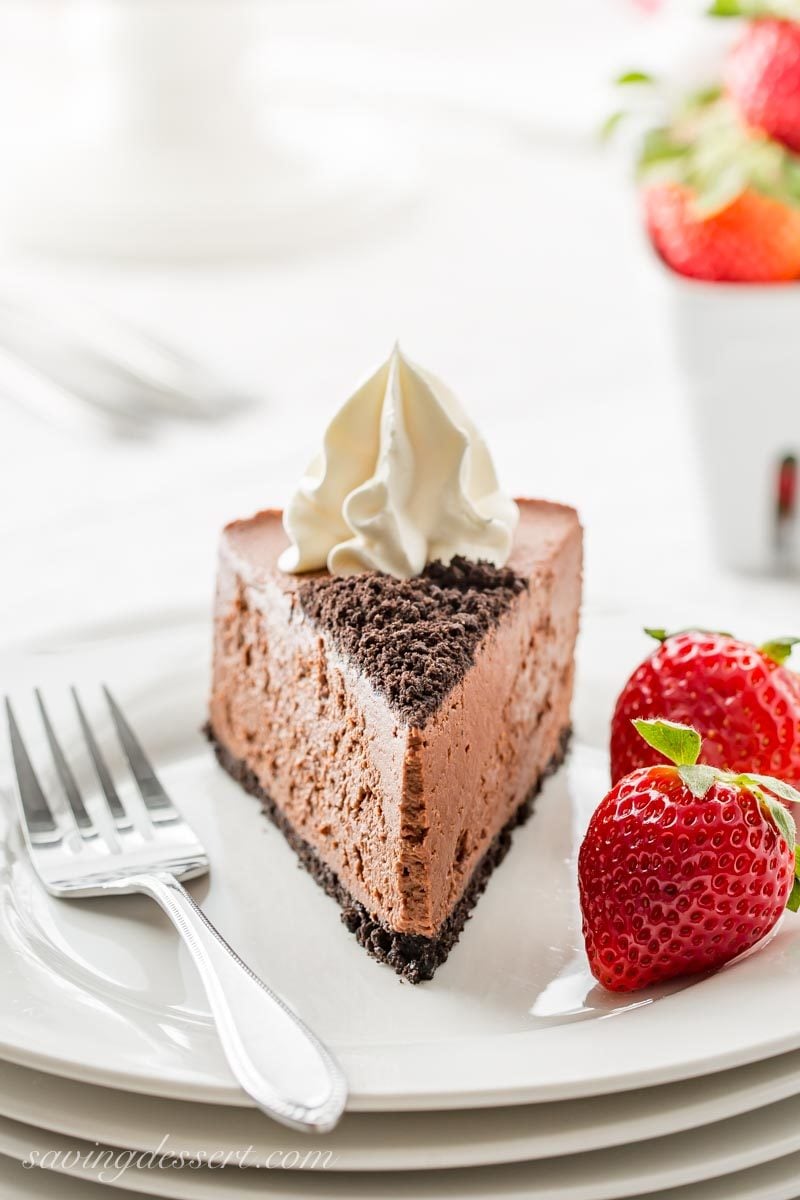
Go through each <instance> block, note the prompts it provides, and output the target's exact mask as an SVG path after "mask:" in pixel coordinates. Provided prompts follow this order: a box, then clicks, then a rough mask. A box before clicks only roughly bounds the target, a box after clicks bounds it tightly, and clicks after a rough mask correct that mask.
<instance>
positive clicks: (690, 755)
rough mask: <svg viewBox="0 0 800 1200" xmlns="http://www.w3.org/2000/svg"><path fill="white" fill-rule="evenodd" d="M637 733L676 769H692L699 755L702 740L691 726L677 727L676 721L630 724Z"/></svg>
mask: <svg viewBox="0 0 800 1200" xmlns="http://www.w3.org/2000/svg"><path fill="white" fill-rule="evenodd" d="M632 724H633V727H634V728H635V729H636V731H637V733H639V734H640V735H641V737H643V738H644V740H645V741H646V742H647V744H648V746H652V747H653V749H654V750H657V751H658V752H659V754H663V755H664V757H665V758H668V759H669V760H670V762H673V763H675V766H676V767H693V766H694V764H695V763H696V762H697V759H698V756H699V754H700V746H701V743H702V739H701V737H700V734H699V733H698V732H697V730H696V729H692V727H691V725H679V724H678V723H677V722H676V721H643V720H641V719H636V720H634V721H633V722H632Z"/></svg>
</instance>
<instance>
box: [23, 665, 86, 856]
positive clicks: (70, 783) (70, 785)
mask: <svg viewBox="0 0 800 1200" xmlns="http://www.w3.org/2000/svg"><path fill="white" fill-rule="evenodd" d="M35 695H36V703H37V704H38V705H39V712H40V714H41V718H42V724H43V725H44V731H45V733H46V735H47V741H48V744H49V746H50V753H51V754H52V756H53V763H54V765H55V768H56V773H57V775H58V778H59V779H60V780H61V786H62V787H63V789H64V793H65V795H66V797H67V800H68V801H69V806H70V808H71V809H72V815H73V816H74V818H75V823H76V824H77V826H78V828H79V829H81V830H83V831H85V832H86V833H94V825H93V824H92V818H91V817H90V816H89V814H88V812H87V811H86V806H85V805H84V803H83V797H82V796H81V793H80V789H79V788H78V785H77V783H76V782H75V776H74V775H73V774H72V771H71V769H70V766H69V763H68V762H67V760H66V758H65V757H64V752H63V750H62V749H61V746H60V744H59V741H58V738H57V737H56V734H55V730H54V729H53V726H52V724H51V722H50V717H49V716H48V715H47V709H46V708H45V706H44V700H43V699H42V694H41V692H40V691H39V689H38V688H36V689H35Z"/></svg>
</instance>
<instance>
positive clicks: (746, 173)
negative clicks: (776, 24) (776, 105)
mask: <svg viewBox="0 0 800 1200" xmlns="http://www.w3.org/2000/svg"><path fill="white" fill-rule="evenodd" d="M740 2H741V0H740ZM781 4H782V7H786V8H787V9H788V7H789V5H790V4H791V6H792V8H793V11H794V12H795V19H797V20H800V0H781ZM638 175H639V178H640V180H642V181H643V182H644V184H645V185H648V184H653V185H656V186H658V185H661V184H666V185H669V184H677V185H679V186H681V187H684V188H686V189H688V191H689V192H691V193H692V195H693V197H694V208H695V213H696V216H697V217H698V218H699V219H702V218H704V217H711V216H713V215H714V214H715V213H718V212H720V211H721V210H723V209H724V208H726V207H727V206H728V205H730V204H731V203H732V202H733V201H735V199H736V197H737V196H739V195H740V194H741V193H742V192H743V191H745V190H747V189H753V190H755V191H757V192H759V193H760V194H762V195H765V196H769V197H771V198H772V199H774V200H777V201H778V202H779V203H781V204H785V205H788V206H790V207H793V208H800V155H797V154H794V153H792V151H790V150H789V149H787V147H786V146H784V145H783V144H782V143H780V142H777V141H772V140H771V139H770V138H766V137H763V136H757V135H754V134H753V132H752V131H751V130H750V129H748V128H747V127H746V126H745V125H744V124H743V123H742V121H741V120H740V119H739V117H738V115H737V113H736V111H735V109H734V108H733V106H732V105H731V104H730V102H729V101H728V100H727V99H725V97H721V98H720V99H718V100H716V101H710V102H707V103H705V104H704V105H700V106H698V105H697V104H694V105H692V104H691V103H690V104H689V105H688V106H687V105H684V106H683V107H682V108H679V109H678V110H677V111H676V112H675V113H674V115H673V118H672V121H671V123H670V124H669V125H668V126H661V127H658V128H656V129H652V130H650V131H649V133H647V134H646V135H645V137H644V139H643V141H642V146H641V150H640V154H639V163H638Z"/></svg>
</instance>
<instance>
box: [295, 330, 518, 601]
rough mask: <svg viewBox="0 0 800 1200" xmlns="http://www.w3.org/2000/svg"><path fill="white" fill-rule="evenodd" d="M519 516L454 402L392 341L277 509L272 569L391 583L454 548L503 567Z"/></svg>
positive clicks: (450, 554) (475, 433)
mask: <svg viewBox="0 0 800 1200" xmlns="http://www.w3.org/2000/svg"><path fill="white" fill-rule="evenodd" d="M518 519H519V512H518V509H517V506H516V504H515V503H514V501H513V500H512V499H511V498H510V497H509V496H506V495H505V493H504V492H502V491H501V490H500V488H499V486H498V483H497V477H496V475H495V471H494V466H493V464H492V459H491V456H490V454H489V451H488V449H487V446H486V443H485V442H484V441H483V439H482V438H481V436H480V434H479V433H478V431H477V429H476V428H475V426H474V425H473V424H472V422H471V421H470V419H469V417H467V415H466V413H465V412H464V410H463V408H462V407H461V404H460V403H459V401H458V400H457V399H456V397H455V396H454V395H453V394H452V392H450V391H449V390H448V389H447V388H446V387H445V386H444V385H443V384H442V383H440V382H439V380H438V379H436V378H435V377H434V376H433V375H430V374H429V373H428V372H427V371H423V370H422V369H421V368H420V367H417V366H415V365H414V364H413V363H411V362H409V360H408V359H407V358H406V357H405V356H404V355H403V354H402V353H401V352H400V348H399V347H395V349H394V351H393V353H392V355H391V357H390V358H389V360H388V362H386V363H384V365H383V366H382V367H381V368H380V369H379V370H378V371H376V372H375V374H374V375H372V376H371V377H370V378H369V379H368V380H367V382H366V383H364V384H363V385H362V386H361V387H360V388H359V389H358V391H357V392H356V393H355V394H354V395H353V396H351V397H350V399H349V400H348V401H347V403H346V404H344V405H343V407H342V408H341V409H340V410H339V412H338V413H337V414H336V416H335V417H334V418H333V420H332V421H331V423H330V425H329V426H328V428H327V429H326V431H325V435H324V438H323V444H322V451H321V453H320V454H319V455H318V456H317V457H316V458H315V459H314V461H313V462H312V463H311V465H310V466H309V468H308V470H307V472H306V474H305V475H304V477H303V478H302V480H301V482H300V486H299V488H298V490H297V492H296V493H295V495H294V497H293V499H292V501H291V503H290V504H289V506H288V508H287V510H286V512H285V514H284V526H285V529H286V532H287V534H288V535H289V538H290V539H291V542H292V544H291V546H289V547H288V548H287V549H286V550H285V551H284V553H283V554H282V555H281V558H280V563H279V565H280V567H281V569H282V570H283V571H289V572H301V571H314V570H321V569H323V568H325V567H327V569H328V570H329V571H330V572H331V574H333V575H355V574H358V573H359V572H361V571H383V572H385V573H386V574H389V575H394V576H396V577H397V578H398V579H408V578H410V577H411V576H413V575H419V574H420V572H421V571H422V570H423V568H424V567H425V564H426V563H428V562H433V561H434V560H435V559H441V561H442V562H449V561H450V560H451V559H452V558H453V557H454V556H455V555H456V554H463V555H464V556H465V557H467V558H472V559H485V560H488V561H489V562H491V563H494V564H495V565H496V566H503V565H504V563H505V562H506V560H507V559H508V556H509V553H510V551H511V542H512V538H513V535H514V529H515V528H516V525H517V521H518Z"/></svg>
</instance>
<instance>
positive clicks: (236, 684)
mask: <svg viewBox="0 0 800 1200" xmlns="http://www.w3.org/2000/svg"><path fill="white" fill-rule="evenodd" d="M518 504H519V510H520V519H519V524H518V526H517V528H516V531H515V533H514V536H513V543H512V546H511V553H510V557H509V558H508V560H507V563H506V565H505V566H503V567H496V566H492V565H490V564H488V563H486V562H474V561H469V560H467V559H465V558H463V557H460V556H456V557H454V558H453V560H452V561H451V562H450V563H449V564H448V565H443V564H442V563H441V562H436V561H434V562H429V563H428V564H427V565H426V566H425V568H424V570H423V571H422V572H421V573H419V574H416V575H414V576H413V577H412V578H408V579H403V578H396V577H395V576H394V575H391V574H384V573H379V572H376V571H364V572H362V573H360V574H352V575H331V574H328V573H327V572H319V571H316V572H313V573H311V574H305V575H298V574H287V573H285V571H282V570H281V569H280V568H279V566H278V559H279V556H280V555H281V554H282V552H284V551H285V549H286V547H287V545H288V539H287V536H286V534H285V533H284V530H283V527H282V524H281V514H280V513H279V512H276V511H268V512H262V513H259V514H258V515H257V516H255V517H253V518H252V519H250V520H245V521H237V522H234V523H233V524H232V525H229V526H228V527H227V528H226V530H225V531H224V533H223V537H222V544H221V551H220V562H219V575H218V586H217V600H216V618H215V640H214V667H213V684H212V693H211V704H210V719H209V727H208V728H209V735H210V737H211V739H212V741H213V742H214V745H215V749H216V752H217V756H218V758H219V760H220V762H221V763H222V765H223V766H224V767H225V769H226V770H227V771H228V772H229V773H230V774H231V775H232V776H233V777H234V778H235V779H236V780H238V781H239V782H240V783H241V784H242V785H243V786H244V787H245V788H246V789H247V790H248V791H249V792H252V793H253V794H254V795H256V796H257V797H258V798H259V799H260V800H261V802H262V804H263V806H264V808H265V810H266V812H267V813H268V815H269V816H270V817H271V818H272V820H273V821H274V822H275V824H276V825H277V826H278V827H279V828H280V829H281V830H282V832H283V833H284V835H285V836H286V838H287V840H288V841H289V843H290V844H291V845H292V847H293V848H294V850H295V851H296V853H297V854H298V856H299V858H300V860H301V861H302V862H303V864H304V865H305V867H306V868H307V869H308V870H309V872H310V873H311V874H312V875H313V877H314V878H315V879H316V880H317V882H318V883H320V884H321V885H322V886H323V887H324V888H325V890H326V891H327V892H328V893H330V895H332V896H333V897H334V898H335V899H336V900H337V901H338V902H339V904H340V905H341V907H342V910H343V919H344V921H345V923H346V925H347V926H348V928H349V929H350V930H351V931H352V932H354V933H355V934H356V936H357V938H358V940H359V941H360V942H361V943H362V945H364V946H365V947H366V948H367V950H368V951H369V952H370V953H371V954H372V955H374V956H375V957H376V958H378V959H381V960H382V961H384V962H387V963H388V964H389V965H390V966H392V967H393V968H394V969H395V970H396V971H397V972H398V973H399V974H401V975H403V976H405V978H407V979H409V980H411V981H412V982H414V983H416V982H419V981H420V980H423V979H430V978H431V976H432V975H433V973H434V971H435V969H436V967H437V966H438V965H439V964H440V963H442V962H443V961H444V959H445V958H446V957H447V954H448V952H449V951H450V949H451V948H452V946H453V945H454V943H455V942H456V941H457V940H458V937H459V934H460V932H461V930H462V928H463V926H464V922H465V921H466V919H467V916H468V915H469V911H470V909H471V907H472V906H473V905H474V904H475V902H476V900H477V899H478V897H479V896H480V894H481V892H482V891H483V889H484V887H485V886H486V882H487V879H488V877H489V875H490V873H491V872H492V870H493V869H494V867H495V866H496V865H497V864H498V863H499V862H500V861H501V859H502V858H503V857H504V855H505V853H506V851H507V850H508V847H509V842H510V831H511V830H512V829H513V827H514V826H515V825H516V824H518V823H519V822H520V821H521V820H523V819H524V818H525V817H526V816H527V815H528V812H529V811H530V805H531V801H532V798H533V797H534V796H535V794H536V792H537V790H538V789H539V787H540V785H541V782H542V780H543V779H544V777H545V776H546V775H547V774H548V772H550V771H552V770H553V769H554V768H555V767H556V766H557V765H558V763H559V762H560V761H561V759H562V757H563V755H564V752H565V747H566V743H567V738H568V734H569V727H570V715H569V713H570V699H571V695H572V683H573V655H574V647H575V638H576V634H577V628H578V610H579V604H580V591H581V529H580V525H579V522H578V518H577V515H576V513H575V512H574V510H573V509H571V508H567V507H563V506H560V505H557V504H551V503H548V502H545V501H538V500H520V501H518Z"/></svg>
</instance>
